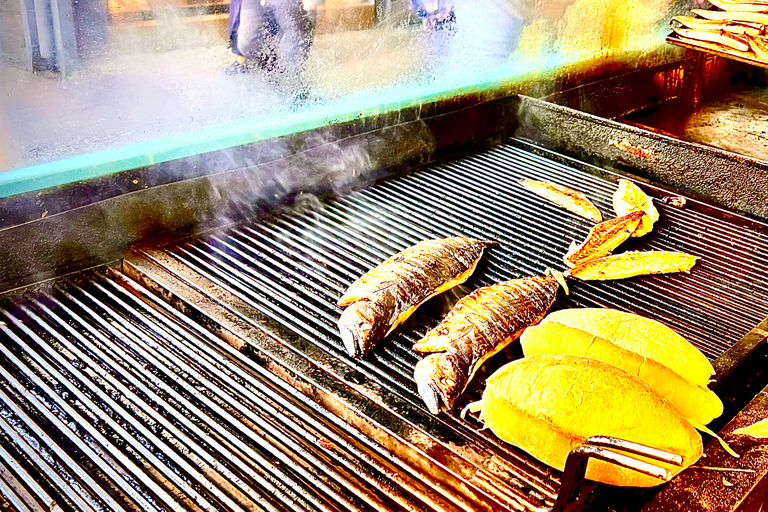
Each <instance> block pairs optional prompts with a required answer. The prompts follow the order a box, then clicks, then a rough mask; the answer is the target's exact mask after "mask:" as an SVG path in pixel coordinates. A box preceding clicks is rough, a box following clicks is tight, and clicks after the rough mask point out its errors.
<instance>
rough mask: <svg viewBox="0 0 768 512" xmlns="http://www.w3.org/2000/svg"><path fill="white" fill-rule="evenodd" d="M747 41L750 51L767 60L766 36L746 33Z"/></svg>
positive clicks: (767, 39) (767, 41) (767, 43)
mask: <svg viewBox="0 0 768 512" xmlns="http://www.w3.org/2000/svg"><path fill="white" fill-rule="evenodd" d="M746 37H747V41H748V42H749V46H750V47H751V48H752V51H754V52H755V55H757V56H758V58H760V59H761V60H764V61H766V62H768V38H766V37H762V36H752V35H747V36H746Z"/></svg>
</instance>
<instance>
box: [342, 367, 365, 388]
mask: <svg viewBox="0 0 768 512" xmlns="http://www.w3.org/2000/svg"><path fill="white" fill-rule="evenodd" d="M344 380H346V381H347V382H351V383H352V384H358V385H362V384H365V383H366V382H367V381H368V379H367V378H366V376H365V375H364V374H363V373H361V372H358V371H357V370H352V371H348V372H346V373H345V374H344Z"/></svg>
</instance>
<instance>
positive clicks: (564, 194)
mask: <svg viewBox="0 0 768 512" xmlns="http://www.w3.org/2000/svg"><path fill="white" fill-rule="evenodd" d="M520 185H522V186H523V188H526V189H528V190H530V191H531V192H533V193H534V194H536V195H539V196H541V197H543V198H545V199H549V200H550V201H552V202H553V203H555V204H556V205H558V206H560V207H562V208H565V209H566V210H568V211H569V212H571V213H575V214H576V215H580V216H582V217H584V218H585V219H588V220H591V221H593V222H600V221H601V220H603V216H602V215H601V214H600V210H598V209H597V207H596V206H595V205H594V204H592V202H591V201H590V200H589V199H587V196H585V195H584V194H582V193H581V192H579V191H578V190H573V189H572V188H568V187H564V186H562V185H557V184H556V183H550V182H548V181H534V180H528V179H525V178H523V179H522V180H520Z"/></svg>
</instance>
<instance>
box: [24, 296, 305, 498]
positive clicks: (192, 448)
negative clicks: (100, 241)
mask: <svg viewBox="0 0 768 512" xmlns="http://www.w3.org/2000/svg"><path fill="white" fill-rule="evenodd" d="M59 306H60V307H61V308H62V310H65V311H66V306H63V305H61V304H60V305H59ZM39 307H40V308H41V309H42V310H43V311H44V312H45V313H46V314H47V315H48V316H49V317H51V318H56V315H55V314H54V313H53V312H52V311H50V310H49V309H47V308H45V306H43V305H39ZM70 312H71V311H70ZM72 318H77V317H76V316H72ZM57 323H59V325H61V326H65V325H66V323H64V322H63V320H61V319H58V321H57ZM137 328H138V327H137ZM69 333H70V334H71V335H72V336H73V338H75V339H77V340H78V341H80V342H81V343H82V344H83V346H84V348H86V349H88V350H89V352H91V353H92V354H94V356H95V357H97V358H98V359H99V361H101V362H96V360H94V359H92V358H90V357H88V356H87V355H86V354H85V353H83V352H82V351H80V350H79V349H78V348H76V347H75V346H73V345H71V344H68V343H66V341H65V340H61V341H62V343H65V344H66V345H65V346H66V347H67V350H69V351H70V352H72V353H73V354H77V355H78V357H79V358H80V361H85V362H87V364H88V366H89V367H90V368H91V369H92V371H95V372H99V368H105V369H106V368H107V367H109V369H110V370H111V371H112V372H115V373H117V374H120V373H123V374H124V375H126V373H125V371H126V369H122V368H121V367H120V366H119V365H118V364H117V363H115V362H113V361H115V360H116V359H117V358H115V359H111V358H110V357H109V356H108V355H107V354H106V353H104V352H103V351H102V350H100V349H99V348H98V347H97V346H95V345H93V344H92V343H90V342H88V341H87V339H86V338H85V337H83V336H81V335H79V334H78V333H76V332H75V331H74V330H69ZM95 337H96V338H97V339H99V341H101V342H102V343H103V345H102V346H104V347H109V346H110V345H111V348H110V349H109V350H110V352H112V353H113V354H115V355H117V356H118V357H120V359H117V360H119V361H122V362H124V363H126V364H128V365H130V366H132V369H133V371H132V372H131V373H130V374H128V375H130V377H128V376H127V375H126V376H125V377H124V378H123V379H122V380H123V381H125V382H121V381H120V380H118V379H117V378H115V377H113V376H112V375H111V374H110V373H108V372H106V371H102V372H99V374H100V377H101V378H102V379H103V380H105V381H106V383H107V384H108V385H109V386H110V387H112V388H113V389H114V390H116V391H118V392H120V393H122V394H123V396H124V397H131V396H132V395H136V393H137V391H138V392H140V393H143V394H144V396H145V397H147V399H148V402H146V403H145V402H143V401H141V400H132V401H131V402H132V403H131V407H132V408H136V409H139V411H137V414H139V415H141V416H144V417H145V418H144V419H145V421H148V422H149V421H151V422H153V424H154V425H155V428H156V429H157V430H159V429H160V428H162V429H163V430H162V435H163V436H164V438H165V439H168V440H169V442H171V443H173V444H174V445H175V448H177V450H179V451H181V452H189V453H193V454H194V456H193V460H196V461H198V463H199V464H200V465H201V466H202V467H203V468H205V470H206V473H207V474H208V475H210V476H212V477H213V476H215V475H216V473H218V472H222V473H224V476H225V478H226V480H227V481H231V482H234V483H235V485H237V487H243V486H244V485H243V483H242V482H241V481H239V478H237V477H236V476H235V475H233V474H232V473H231V472H229V471H228V469H227V468H226V467H223V466H222V465H221V464H219V462H218V461H217V460H215V459H214V458H213V457H212V456H211V455H210V453H206V451H205V449H204V448H202V447H201V446H199V445H196V444H195V443H194V441H192V440H191V439H190V438H189V437H188V436H187V435H186V434H185V433H184V432H182V431H181V430H180V429H179V428H178V427H176V426H175V425H174V424H173V423H171V422H170V421H167V420H166V417H165V415H164V414H161V413H160V412H159V411H155V410H154V409H153V408H152V407H151V406H150V405H149V404H150V403H156V404H160V403H163V402H164V401H165V400H167V397H169V396H171V397H173V398H175V399H176V400H178V401H181V400H179V397H178V396H174V395H175V393H174V391H173V389H172V388H170V387H169V386H167V385H163V384H160V382H159V381H156V382H155V383H154V384H155V386H157V388H159V389H158V391H157V392H155V391H153V390H152V389H150V388H149V386H147V385H146V384H144V382H142V378H141V377H140V375H138V373H139V372H137V371H136V370H137V368H139V369H141V370H143V371H144V372H146V371H147V370H145V369H144V366H145V365H147V364H153V363H154V361H152V359H145V361H147V362H146V363H145V362H141V361H138V360H137V359H134V358H132V357H131V356H129V355H128V354H127V353H126V352H125V351H123V350H120V348H118V347H119V346H118V345H116V344H114V343H112V344H109V345H108V344H107V343H108V342H109V340H108V339H106V338H104V337H103V336H102V335H100V334H98V333H97V334H96V336H95ZM113 339H119V338H113ZM134 340H135V338H134ZM134 343H135V344H133V346H137V344H138V342H135V341H134ZM140 353H141V352H140ZM156 367H157V366H155V368H156ZM131 388H133V389H131ZM158 393H163V394H164V395H165V397H166V398H165V399H164V398H162V397H161V396H160V395H159V394H158ZM187 411H190V409H187ZM173 413H174V411H169V410H168V409H167V408H166V409H165V414H166V415H169V417H173V418H174V420H175V421H176V422H178V424H180V426H181V428H184V429H186V430H187V431H188V432H191V433H193V434H194V435H196V436H197V438H198V439H205V438H206V437H207V436H206V434H205V433H203V432H202V431H200V429H199V428H198V427H196V425H195V424H194V423H192V422H190V421H189V420H188V419H187V418H186V417H185V416H178V415H174V414H173ZM208 442H209V443H210V445H211V447H212V448H213V449H214V450H216V452H215V453H221V454H227V450H226V449H225V448H224V446H223V445H221V444H220V443H217V442H216V440H215V438H210V439H209V441H208ZM249 456H253V457H256V456H257V454H256V453H253V452H252V453H249ZM226 459H227V460H233V461H237V460H238V459H237V458H235V457H234V454H231V453H229V454H228V456H226ZM246 472H248V471H247V470H246ZM248 473H250V475H249V476H252V477H255V479H256V481H257V482H258V483H259V484H260V485H261V486H263V488H265V489H267V490H268V491H270V492H271V493H274V494H275V495H277V496H281V497H282V498H283V500H285V501H288V500H289V496H288V495H284V494H283V493H282V492H281V491H280V489H279V488H278V487H276V486H274V485H273V484H270V483H269V482H268V481H265V480H264V479H262V478H259V477H258V475H256V474H254V473H252V472H248ZM215 480H218V481H224V480H225V479H224V478H222V477H219V478H216V479H215ZM247 492H248V494H249V495H251V497H252V498H255V499H256V501H260V502H262V501H263V498H261V497H257V496H254V494H255V492H254V491H253V490H252V489H248V490H247ZM238 494H240V492H238ZM239 497H240V499H241V500H243V501H247V500H248V498H245V496H242V495H240V496H239ZM290 498H291V500H295V499H296V497H295V496H291V497H290ZM263 507H264V505H261V507H259V508H263ZM266 508H267V509H268V510H277V509H276V508H274V507H271V506H266Z"/></svg>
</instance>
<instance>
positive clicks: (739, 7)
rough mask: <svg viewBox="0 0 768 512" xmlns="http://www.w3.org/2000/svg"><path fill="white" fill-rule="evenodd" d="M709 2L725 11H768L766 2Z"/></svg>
mask: <svg viewBox="0 0 768 512" xmlns="http://www.w3.org/2000/svg"><path fill="white" fill-rule="evenodd" d="M709 3H711V4H712V5H714V6H715V7H719V8H721V9H723V10H724V11H741V12H768V5H766V3H764V2H732V1H728V0H709Z"/></svg>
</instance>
